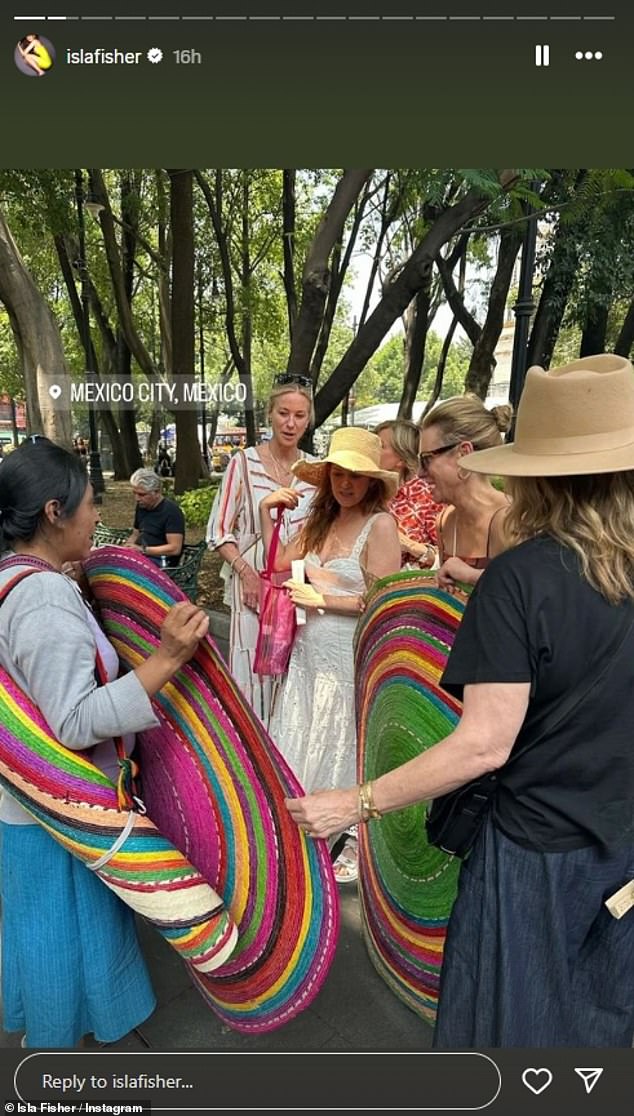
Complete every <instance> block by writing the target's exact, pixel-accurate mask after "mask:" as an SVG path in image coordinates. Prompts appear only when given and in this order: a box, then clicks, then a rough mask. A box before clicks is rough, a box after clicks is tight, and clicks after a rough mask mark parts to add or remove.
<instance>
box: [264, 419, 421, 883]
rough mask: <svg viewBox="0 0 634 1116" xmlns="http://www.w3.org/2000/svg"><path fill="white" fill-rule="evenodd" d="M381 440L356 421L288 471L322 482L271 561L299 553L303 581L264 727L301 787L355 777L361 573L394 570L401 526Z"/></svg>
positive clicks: (285, 493) (295, 589) (350, 853)
mask: <svg viewBox="0 0 634 1116" xmlns="http://www.w3.org/2000/svg"><path fill="white" fill-rule="evenodd" d="M380 455H381V443H380V440H379V439H378V438H377V436H376V435H375V434H371V433H369V432H368V431H366V430H361V429H360V428H355V427H343V428H342V429H340V430H337V431H335V433H334V434H333V436H332V440H331V443H330V450H329V453H328V456H327V457H326V459H325V461H319V462H304V461H302V462H298V463H297V464H296V465H295V466H294V468H293V472H294V473H295V474H296V476H298V477H300V478H301V479H304V480H307V481H311V482H313V483H315V484H317V485H318V489H317V494H316V496H315V498H314V500H313V503H312V506H311V509H310V512H309V514H308V517H307V519H306V522H305V524H304V526H303V528H302V529H301V530H300V531H299V532H298V533H297V534H295V535H294V537H293V538H292V539H291V540H290V542H289V543H288V544H287V545H286V546H283V547H280V548H279V549H278V552H277V556H276V567H277V568H278V569H287V568H288V567H289V565H290V562H291V561H292V560H293V559H298V558H303V559H304V562H305V573H306V576H307V578H308V583H307V584H302V583H301V582H297V581H290V582H288V583H287V584H288V587H289V589H290V590H291V596H292V599H293V601H294V602H295V604H296V605H297V606H298V607H301V608H303V609H305V610H306V624H305V625H303V626H300V627H299V628H298V632H297V636H296V639H295V643H294V646H293V651H292V654H291V659H290V663H289V667H288V673H287V675H286V678H285V679H284V682H283V683H282V685H281V687H280V690H279V692H278V694H277V697H276V699H275V704H274V707H273V711H272V715H271V723H270V728H269V731H270V734H271V736H272V738H273V740H274V741H275V742H276V744H277V746H278V748H279V749H280V751H281V752H282V754H283V756H284V757H285V759H286V760H287V761H288V763H289V764H290V766H291V767H292V768H293V770H294V772H295V774H296V775H297V777H298V779H299V780H300V782H301V784H302V786H303V787H304V788H305V789H306V790H307V791H312V790H315V789H316V788H318V787H324V786H338V787H339V786H341V787H343V786H347V785H349V783H350V780H352V781H353V782H354V780H355V778H356V758H357V754H356V753H357V749H356V728H355V714H354V660H353V646H352V645H353V638H354V631H355V627H356V624H357V620H358V617H359V612H360V611H361V608H362V607H363V598H364V592H365V584H366V583H365V578H364V572H365V573H367V575H368V576H369V577H371V578H372V579H374V578H378V577H385V576H386V575H387V574H390V573H395V572H396V571H397V570H398V569H400V565H401V552H400V544H399V539H398V531H397V528H396V524H395V522H394V519H393V518H392V516H391V515H390V514H389V513H388V512H387V510H386V507H387V504H388V501H389V500H390V498H391V497H392V496H393V495H394V493H395V491H396V487H397V484H398V474H397V473H390V472H386V471H385V470H382V469H381V468H380V465H379V462H380ZM296 504H297V493H296V491H295V490H294V489H291V488H282V489H280V490H279V491H278V492H274V493H271V494H270V495H267V496H265V497H264V499H263V500H262V501H261V502H260V519H261V523H262V538H263V541H264V544H265V546H266V547H267V548H268V545H269V543H270V540H271V534H272V531H273V521H272V518H271V511H272V509H273V508H275V507H282V508H294V507H295V506H296ZM356 852H357V850H356V839H355V838H354V837H353V836H351V837H349V839H348V841H347V842H346V845H345V846H344V849H343V851H342V854H341V856H340V858H339V859H338V861H337V862H336V866H335V873H336V875H337V878H338V879H339V880H340V881H341V882H346V883H347V882H352V881H354V880H355V879H356V877H357V865H356Z"/></svg>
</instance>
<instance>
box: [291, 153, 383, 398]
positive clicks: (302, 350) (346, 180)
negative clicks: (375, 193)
mask: <svg viewBox="0 0 634 1116" xmlns="http://www.w3.org/2000/svg"><path fill="white" fill-rule="evenodd" d="M371 173H372V171H370V170H347V171H344V172H343V174H342V176H341V178H340V179H339V182H338V183H337V186H336V188H335V192H334V194H333V196H332V199H331V201H330V204H329V206H328V208H327V210H326V212H325V213H324V215H323V217H322V219H321V221H320V223H319V226H318V228H317V232H316V233H315V236H314V238H313V242H312V244H311V247H310V249H309V252H308V256H307V258H306V263H305V265H304V271H303V275H302V301H301V306H300V309H299V314H298V316H297V323H296V328H295V333H294V336H293V342H292V345H291V351H290V355H289V358H288V371H289V372H297V373H298V374H299V375H303V376H305V375H306V374H307V373H308V370H309V369H310V366H311V362H312V358H313V352H314V349H315V344H316V342H317V338H318V336H319V330H320V328H321V324H322V320H323V315H324V307H325V305H326V299H327V297H328V289H329V285H330V270H329V260H330V254H331V252H332V250H333V248H334V246H335V244H336V243H337V241H339V240H340V239H341V237H342V235H343V230H344V226H345V223H346V220H347V218H348V214H349V213H350V210H351V209H352V206H353V205H354V203H355V201H356V200H357V198H358V197H359V194H360V193H361V191H362V189H363V187H364V185H365V183H366V182H367V181H368V179H369V177H370V175H371ZM345 394H346V392H345V391H344V392H342V394H341V397H340V399H339V400H337V402H340V401H341V399H342V398H343V396H344V395H345Z"/></svg>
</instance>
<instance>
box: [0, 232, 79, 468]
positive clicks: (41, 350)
mask: <svg viewBox="0 0 634 1116" xmlns="http://www.w3.org/2000/svg"><path fill="white" fill-rule="evenodd" d="M0 301H2V302H3V303H4V305H5V307H6V309H7V313H8V315H9V321H10V323H11V329H12V332H13V336H14V338H15V343H16V346H17V349H18V353H19V355H20V361H21V364H22V372H23V376H24V392H25V399H26V408H27V418H28V423H29V427H30V429H31V430H35V431H36V432H38V433H39V432H41V433H44V434H46V436H47V437H49V438H51V439H52V440H54V441H56V442H60V443H61V444H62V445H67V446H70V445H71V443H72V427H71V417H70V412H69V411H68V409H62V408H56V407H55V406H54V404H53V399H52V397H51V395H50V394H49V387H50V386H51V385H52V384H54V383H55V380H56V377H58V376H60V375H66V374H67V367H66V361H65V359H64V351H63V348H62V342H61V338H60V334H59V329H58V327H57V323H56V321H55V318H54V317H53V314H52V313H51V310H50V307H49V306H48V305H47V303H46V301H45V299H44V298H43V297H42V295H41V294H40V291H39V290H38V288H37V287H36V285H35V283H34V282H33V278H32V276H31V274H30V272H29V271H28V270H27V268H26V266H25V264H24V261H23V259H22V257H21V255H20V252H19V250H18V247H17V245H16V243H15V241H14V239H13V236H12V234H11V231H10V229H9V226H8V225H7V223H6V219H5V216H4V213H3V211H2V210H0Z"/></svg>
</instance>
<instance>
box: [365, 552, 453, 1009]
mask: <svg viewBox="0 0 634 1116" xmlns="http://www.w3.org/2000/svg"><path fill="white" fill-rule="evenodd" d="M431 576H433V575H430V574H425V573H422V572H419V571H417V570H412V571H402V572H401V573H398V574H395V575H393V576H392V577H388V578H384V579H383V580H381V581H379V582H377V583H376V584H375V586H374V587H373V590H372V592H371V593H370V595H369V598H368V603H367V607H366V610H365V612H364V613H363V616H362V618H361V620H360V622H359V627H358V628H357V634H356V640H355V655H356V701H357V731H358V767H359V779H360V781H365V780H368V779H375V778H377V777H378V776H379V775H382V774H384V772H386V771H389V770H391V769H392V768H394V767H398V766H399V764H402V763H405V762H406V760H409V759H412V758H413V757H414V756H416V755H418V754H419V753H420V752H421V750H422V749H424V748H427V747H429V746H430V745H431V744H435V743H436V742H437V741H438V740H441V739H442V738H443V737H444V736H446V735H447V734H448V733H449V732H450V731H451V729H452V728H453V727H454V725H455V724H456V722H457V721H458V719H459V717H460V712H461V706H460V703H459V702H457V701H455V700H454V699H453V698H451V697H450V696H449V695H448V694H447V693H445V692H444V690H442V689H441V688H440V686H439V679H440V677H441V675H442V672H443V670H444V666H445V663H446V661H447V656H448V653H449V649H450V647H451V645H452V643H453V640H454V636H455V632H456V629H457V626H458V624H459V623H460V620H461V618H462V614H463V612H464V602H465V600H466V598H463V597H462V596H460V597H459V596H457V595H450V594H448V593H446V592H444V591H443V590H440V589H438V588H436V587H435V585H432V584H431V581H430V577H431ZM424 818H425V805H424V804H418V805H416V806H411V807H408V808H407V809H406V810H401V811H398V812H397V813H393V814H389V815H387V816H386V817H385V818H382V819H381V820H380V821H371V822H369V824H368V825H362V826H359V834H360V846H359V867H360V877H359V879H360V895H361V905H362V924H363V930H364V936H365V940H366V944H367V947H368V952H369V954H370V958H371V960H372V962H373V964H374V966H375V968H376V969H377V971H378V972H379V973H380V975H381V976H382V977H383V978H384V980H385V981H386V983H387V984H388V985H389V986H390V988H391V989H392V991H393V992H395V993H396V995H397V996H399V998H400V999H402V1000H404V1001H405V1003H406V1004H407V1005H408V1006H409V1007H411V1008H412V1009H413V1010H414V1011H415V1012H417V1013H418V1014H419V1015H421V1016H422V1017H423V1018H424V1019H426V1020H428V1021H429V1022H430V1023H433V1021H434V1019H435V1016H436V1008H437V1005H438V988H439V979H440V968H441V965H442V956H443V948H444V942H445V936H446V929H447V922H448V919H449V914H450V912H451V908H452V906H453V902H454V899H455V896H456V890H457V877H458V871H459V865H460V862H459V861H458V860H457V859H456V858H455V857H450V856H448V855H447V854H446V853H443V852H441V851H440V850H439V849H436V848H434V847H433V846H431V845H429V844H428V843H427V839H426V835H425V824H424Z"/></svg>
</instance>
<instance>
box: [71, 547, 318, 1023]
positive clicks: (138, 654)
mask: <svg viewBox="0 0 634 1116" xmlns="http://www.w3.org/2000/svg"><path fill="white" fill-rule="evenodd" d="M85 567H86V571H87V573H88V577H89V580H90V582H91V586H92V589H93V592H94V593H95V596H96V598H97V600H98V602H99V604H100V610H101V619H102V622H103V625H104V628H105V630H106V632H107V634H108V636H109V638H110V639H111V641H112V643H113V644H114V646H115V647H116V649H117V652H118V654H119V658H120V661H121V662H122V663H123V664H124V665H125V666H127V667H129V668H134V666H136V664H137V663H139V662H140V661H141V660H142V659H144V658H145V657H146V656H147V655H148V654H149V653H150V652H151V651H152V650H153V648H155V647H156V646H157V645H158V642H159V629H160V625H161V623H162V620H163V618H164V616H165V614H166V612H167V611H168V609H169V608H170V607H171V605H172V604H174V603H175V602H176V601H177V600H183V599H186V598H184V596H183V594H182V593H181V591H180V590H179V589H178V588H177V587H176V586H175V584H174V582H172V581H171V580H170V579H169V578H168V577H167V576H166V575H165V574H162V573H161V572H160V571H159V570H157V569H156V567H155V566H153V565H152V564H151V563H150V562H149V561H147V559H144V558H142V557H141V556H139V555H137V554H136V552H134V551H131V550H122V549H120V548H114V547H102V548H100V549H99V550H96V551H94V552H93V553H92V555H91V556H90V558H89V559H88V561H87V562H86V563H85ZM154 706H155V709H156V710H157V711H158V715H159V716H160V718H161V722H162V724H161V728H160V729H155V730H150V731H149V732H146V733H142V734H140V737H139V748H140V754H141V771H142V788H143V798H144V801H145V803H146V806H147V809H148V812H149V813H150V815H151V816H152V818H153V819H154V820H155V822H156V824H157V825H158V826H159V828H160V829H161V832H163V833H164V834H165V835H166V836H167V837H169V838H170V840H172V841H173V843H174V844H175V845H176V847H177V848H181V849H183V850H185V851H186V853H187V855H188V857H189V858H190V859H191V860H192V862H193V863H194V864H195V865H196V867H197V868H198V869H199V870H200V871H201V872H202V875H203V876H204V878H205V879H206V880H208V881H209V882H210V883H211V884H212V886H213V887H215V888H217V890H218V891H219V892H220V894H221V895H222V896H223V897H224V899H225V902H226V904H227V907H228V909H229V911H230V912H231V915H232V917H233V918H234V920H235V922H236V924H237V926H238V934H239V939H238V946H237V949H236V950H235V953H234V954H233V956H232V957H231V959H230V961H229V962H228V963H227V964H226V965H224V966H223V967H222V969H221V970H220V971H218V972H216V973H214V974H213V976H212V975H211V974H202V973H200V972H199V971H197V970H194V969H193V968H192V969H191V975H192V977H193V979H194V981H195V983H196V984H197V986H198V988H199V990H200V991H201V993H202V994H203V996H204V997H205V999H206V1000H207V1002H208V1003H209V1004H210V1006H211V1007H212V1008H213V1010H214V1011H215V1012H216V1013H217V1014H218V1015H219V1016H220V1017H221V1018H222V1019H223V1020H225V1021H226V1022H227V1023H228V1024H229V1025H230V1026H231V1027H233V1028H235V1029H236V1030H239V1031H244V1032H255V1033H257V1032H264V1031H268V1030H272V1029H273V1028H275V1027H279V1026H281V1025H282V1024H283V1023H285V1022H287V1021H288V1020H290V1019H292V1018H293V1017H294V1016H295V1015H297V1013H298V1012H300V1011H302V1010H303V1009H304V1008H306V1007H308V1005H309V1004H310V1003H311V1002H312V1000H313V999H314V997H315V996H316V994H317V992H318V991H319V989H320V987H321V986H322V984H323V981H324V979H325V977H326V975H327V973H328V969H329V967H330V963H331V961H332V959H333V956H334V951H335V946H336V941H337V934H338V928H339V908H338V897H337V894H336V884H335V881H334V876H333V872H332V866H331V863H330V856H329V853H328V848H327V845H326V843H325V842H323V841H313V840H310V839H308V838H306V836H305V835H304V834H303V833H302V831H301V830H300V829H299V828H298V827H297V826H296V825H295V824H294V822H292V820H291V817H290V815H289V813H288V811H287V809H286V807H285V805H284V798H285V797H288V796H295V795H297V794H298V793H300V794H301V793H302V791H301V788H300V786H299V784H298V782H297V780H296V779H295V777H294V775H293V773H292V772H291V770H290V768H289V767H288V766H287V764H286V763H285V761H284V759H283V758H282V756H281V755H280V754H279V752H278V751H277V749H276V748H275V746H274V745H273V743H272V741H271V740H270V738H269V737H268V735H267V733H266V732H265V730H264V728H263V726H262V723H261V722H260V720H259V719H258V717H257V716H256V714H255V713H254V712H253V711H252V710H251V708H250V707H249V705H248V704H247V702H246V700H245V698H244V697H243V695H242V693H241V691H240V690H239V688H238V686H237V685H236V683H235V682H234V681H233V679H232V678H231V676H230V674H229V672H228V670H227V668H226V667H225V665H224V663H223V661H222V659H221V657H220V655H219V653H218V652H217V650H216V648H215V646H214V644H213V642H212V640H211V639H209V638H207V639H206V640H204V641H203V642H202V643H201V645H200V647H199V650H198V651H197V653H196V655H195V657H194V658H193V659H192V660H191V662H190V663H188V664H187V666H186V667H185V668H184V669H183V670H181V671H179V673H178V674H177V675H176V677H175V678H174V679H172V681H171V682H170V683H169V684H168V685H167V686H165V687H163V689H162V690H161V691H160V693H159V694H158V695H157V696H156V698H155V700H154Z"/></svg>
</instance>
